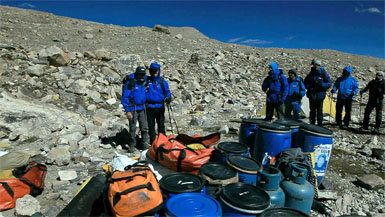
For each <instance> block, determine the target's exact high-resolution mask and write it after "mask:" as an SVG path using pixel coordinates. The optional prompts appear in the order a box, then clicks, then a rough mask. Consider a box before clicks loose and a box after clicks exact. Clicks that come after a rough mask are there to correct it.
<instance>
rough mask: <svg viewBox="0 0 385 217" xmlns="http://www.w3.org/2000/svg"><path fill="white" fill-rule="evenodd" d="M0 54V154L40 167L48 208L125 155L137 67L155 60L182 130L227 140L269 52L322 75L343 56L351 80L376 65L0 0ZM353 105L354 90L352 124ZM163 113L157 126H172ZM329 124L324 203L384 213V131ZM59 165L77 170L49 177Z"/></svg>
mask: <svg viewBox="0 0 385 217" xmlns="http://www.w3.org/2000/svg"><path fill="white" fill-rule="evenodd" d="M154 30H156V31H154ZM0 57H1V58H0V84H1V85H0V104H1V105H2V106H1V107H0V151H10V150H16V149H21V150H26V151H28V152H29V153H30V154H31V155H32V156H33V158H34V159H37V160H40V161H42V162H44V163H47V164H49V170H48V174H47V179H46V188H45V190H44V192H43V194H42V195H40V196H38V197H37V200H38V202H39V204H40V207H41V208H40V210H41V212H42V213H43V214H44V215H46V216H56V214H57V213H58V212H59V211H60V210H61V209H62V208H63V207H64V206H65V205H66V204H68V202H69V201H70V200H71V199H72V197H73V196H74V194H75V193H76V191H77V188H78V184H80V183H82V182H83V181H84V180H85V179H86V178H87V177H88V176H92V175H94V174H96V173H98V172H100V171H101V165H102V164H105V163H108V162H110V161H111V159H112V157H113V156H114V155H115V152H121V153H125V152H126V150H124V149H122V146H123V145H124V144H125V141H126V140H125V134H124V132H125V130H126V129H127V124H128V122H127V120H126V118H125V115H124V112H123V108H122V106H121V105H120V96H121V80H122V78H123V76H125V75H126V74H128V73H131V72H133V71H134V69H135V68H136V66H138V65H144V66H148V64H149V63H151V62H152V61H157V62H159V63H161V64H162V65H163V67H162V74H163V75H164V76H165V78H166V79H167V80H168V81H169V84H170V88H171V91H172V93H173V96H174V99H175V100H174V101H173V104H172V105H173V113H174V115H175V119H176V121H177V124H178V127H179V130H180V131H181V132H183V133H187V134H195V133H199V134H203V135H206V134H208V133H210V132H214V131H217V130H221V132H222V133H223V141H226V140H230V141H236V140H237V130H238V128H239V123H238V122H235V121H233V120H238V119H239V118H241V117H255V114H256V111H258V110H259V109H260V108H261V107H262V106H263V105H264V104H265V94H263V93H262V91H261V88H260V86H261V82H262V80H263V79H264V77H265V76H266V74H267V71H268V64H269V63H270V62H272V61H275V62H278V64H279V66H280V68H282V69H284V70H285V72H286V71H287V70H288V69H290V68H297V69H298V70H299V72H300V75H301V76H302V77H304V76H305V75H306V74H307V73H308V71H309V70H310V66H309V64H310V62H311V60H312V59H313V58H317V59H320V60H321V61H322V62H323V65H324V67H325V69H326V70H327V72H328V73H329V74H330V75H331V76H332V78H333V80H335V79H336V78H337V77H338V76H339V75H340V74H341V72H342V69H343V68H344V67H345V66H348V65H349V66H352V67H353V70H354V76H355V77H356V78H357V80H358V81H359V83H360V87H363V85H365V84H366V83H367V82H368V81H369V80H371V79H372V78H373V77H374V73H375V72H376V71H377V70H382V71H385V60H382V59H378V58H373V57H366V56H358V55H352V54H347V53H341V52H338V51H334V50H300V49H279V48H269V49H263V48H255V47H247V46H241V45H235V44H226V43H222V42H219V41H216V40H213V39H209V38H207V37H206V36H204V35H203V34H202V33H200V32H199V31H197V30H196V29H193V28H190V27H182V28H176V27H169V28H166V27H162V26H159V27H158V28H153V29H151V28H147V27H121V26H116V25H104V24H100V23H95V22H89V21H83V20H78V19H72V18H67V17H61V16H55V15H53V14H49V13H44V12H37V11H33V10H24V9H17V8H12V7H5V6H1V7H0ZM365 100H366V97H364V100H363V102H365ZM358 102H359V99H358V97H357V99H356V100H355V103H354V108H353V120H354V121H356V122H358V121H359V120H360V113H359V112H360V110H359V107H360V105H359V104H358ZM166 118H167V120H166V125H167V128H168V131H169V132H170V131H171V130H173V131H174V133H176V132H175V125H174V127H173V129H171V126H170V124H169V116H168V114H167V115H166ZM353 127H358V125H353ZM334 130H335V138H334V141H335V146H334V150H335V151H334V152H333V155H332V160H331V163H330V167H329V170H328V174H327V177H328V179H329V180H330V182H331V183H332V186H331V187H330V189H329V190H331V191H332V195H333V196H332V197H331V198H329V199H330V200H327V201H326V202H325V204H327V205H328V207H330V210H328V211H329V212H330V214H331V215H334V216H336V215H342V214H360V215H372V216H375V215H380V213H384V212H385V206H384V203H383V202H381V201H385V190H384V188H383V187H381V186H383V183H384V180H383V179H384V177H385V174H384V173H385V172H384V171H385V165H384V160H383V157H384V153H383V150H384V146H383V142H384V140H385V138H384V137H383V136H378V137H377V136H376V137H373V136H371V135H354V134H352V133H351V132H348V131H339V130H337V129H334ZM381 151H382V152H381ZM64 170H71V171H76V174H77V175H76V177H75V178H73V179H71V180H70V181H63V180H60V179H58V177H59V175H58V171H64ZM365 174H374V175H376V176H374V178H372V179H374V180H375V181H377V182H378V183H379V184H371V185H370V186H371V187H373V189H370V190H367V189H365V188H363V187H361V185H357V184H356V182H357V181H356V180H357V178H360V177H362V176H364V175H365ZM381 177H382V178H381ZM364 181H365V180H364ZM366 181H367V180H366ZM16 210H17V209H16ZM14 213H15V210H10V211H7V212H3V213H0V216H1V215H4V216H12V215H13V214H14ZM312 214H313V215H315V216H316V215H320V214H318V213H316V212H314V213H312Z"/></svg>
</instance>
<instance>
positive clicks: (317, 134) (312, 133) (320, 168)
mask: <svg viewBox="0 0 385 217" xmlns="http://www.w3.org/2000/svg"><path fill="white" fill-rule="evenodd" d="M295 147H300V148H301V149H302V151H303V152H310V153H313V154H312V155H313V156H314V162H315V163H314V170H315V172H316V174H317V182H318V185H320V184H321V182H322V180H323V178H324V177H325V174H326V170H327V165H328V163H329V159H330V155H331V152H332V148H333V132H332V131H331V130H329V129H328V128H325V127H320V126H316V125H312V124H303V125H302V126H301V127H300V129H299V132H298V135H297V137H296V142H295Z"/></svg>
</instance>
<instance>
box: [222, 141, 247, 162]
mask: <svg viewBox="0 0 385 217" xmlns="http://www.w3.org/2000/svg"><path fill="white" fill-rule="evenodd" d="M217 149H218V150H219V151H220V154H221V157H220V159H221V161H222V162H223V163H226V161H227V158H228V157H229V156H231V155H243V156H246V157H250V152H249V148H248V147H247V145H245V144H242V143H239V142H221V143H219V144H218V146H217Z"/></svg>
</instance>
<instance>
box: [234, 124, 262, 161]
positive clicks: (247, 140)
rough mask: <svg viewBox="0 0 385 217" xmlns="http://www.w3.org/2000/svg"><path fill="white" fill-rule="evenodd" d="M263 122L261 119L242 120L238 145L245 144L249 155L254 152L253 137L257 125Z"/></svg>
mask: <svg viewBox="0 0 385 217" xmlns="http://www.w3.org/2000/svg"><path fill="white" fill-rule="evenodd" d="M262 122H264V120H263V119H255V118H252V119H242V122H241V127H240V129H239V140H238V141H239V143H242V144H246V145H247V146H248V147H249V148H250V153H253V152H254V143H255V136H256V133H257V130H258V124H260V123H262Z"/></svg>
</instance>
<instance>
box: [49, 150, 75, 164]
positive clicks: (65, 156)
mask: <svg viewBox="0 0 385 217" xmlns="http://www.w3.org/2000/svg"><path fill="white" fill-rule="evenodd" d="M70 161H71V153H70V152H69V146H60V147H57V148H53V149H52V150H51V151H50V152H48V155H47V163H51V164H56V165H58V166H64V165H67V164H69V163H70Z"/></svg>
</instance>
